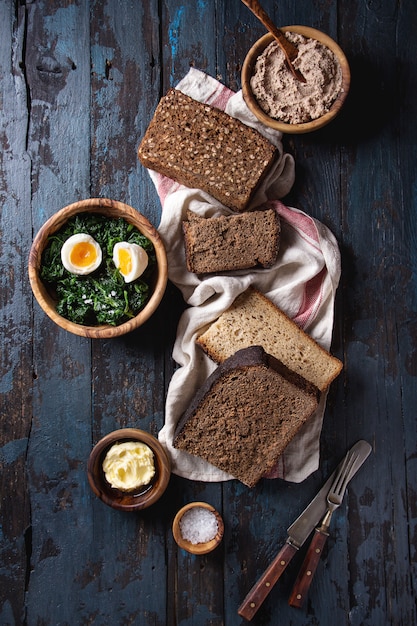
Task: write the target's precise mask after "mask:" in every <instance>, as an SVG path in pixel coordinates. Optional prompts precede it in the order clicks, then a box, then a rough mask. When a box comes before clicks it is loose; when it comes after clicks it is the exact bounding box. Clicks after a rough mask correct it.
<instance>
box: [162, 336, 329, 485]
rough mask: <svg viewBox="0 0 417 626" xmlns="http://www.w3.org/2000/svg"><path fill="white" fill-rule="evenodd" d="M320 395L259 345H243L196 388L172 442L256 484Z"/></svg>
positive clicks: (241, 478)
mask: <svg viewBox="0 0 417 626" xmlns="http://www.w3.org/2000/svg"><path fill="white" fill-rule="evenodd" d="M319 395H320V392H319V390H318V389H317V388H316V387H315V386H314V385H312V384H311V383H309V382H308V381H306V380H304V379H303V378H302V377H301V376H299V375H298V374H296V373H295V372H292V371H291V370H289V369H288V368H287V367H285V365H283V364H282V363H280V362H279V361H278V360H277V359H275V358H274V357H272V356H270V355H268V354H267V353H266V352H265V351H264V349H263V348H262V347H261V346H251V347H250V348H245V349H243V350H239V351H237V352H236V354H234V355H233V356H231V357H230V358H228V359H226V360H225V361H224V363H222V364H221V365H219V366H218V367H217V369H216V370H215V371H214V372H213V373H212V374H211V375H210V376H209V378H208V379H207V380H206V382H205V383H204V385H203V386H202V387H201V388H200V389H199V390H198V392H197V393H196V395H195V397H194V399H193V400H192V402H191V404H190V406H189V408H188V410H187V411H186V412H185V414H184V415H183V416H182V418H181V419H180V421H179V423H178V426H177V428H176V431H175V435H174V442H173V443H174V447H175V448H177V449H180V450H183V451H185V452H188V453H190V454H193V455H194V456H198V457H200V458H202V459H204V460H206V461H208V462H209V463H211V464H212V465H214V466H216V467H218V468H220V469H221V470H223V471H225V472H227V473H228V474H231V475H232V476H234V477H235V478H237V479H238V480H240V481H241V482H242V483H244V484H245V485H247V486H248V487H253V486H254V485H256V483H257V482H258V481H259V480H260V479H261V478H262V476H264V475H265V474H266V473H267V472H269V471H270V470H271V469H272V468H273V467H274V465H275V464H276V462H277V460H278V458H279V457H280V456H281V454H282V453H283V451H284V450H285V448H286V447H287V445H288V444H289V443H290V441H291V440H292V439H293V438H294V436H295V435H296V433H297V432H298V431H299V429H300V428H301V426H302V425H303V424H304V423H305V422H306V421H307V419H308V418H309V417H310V416H311V415H312V414H313V413H314V411H315V410H316V409H317V407H318V400H319Z"/></svg>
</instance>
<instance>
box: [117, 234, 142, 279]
mask: <svg viewBox="0 0 417 626" xmlns="http://www.w3.org/2000/svg"><path fill="white" fill-rule="evenodd" d="M113 263H114V264H115V266H116V267H117V269H118V270H119V272H120V273H121V275H122V276H123V278H124V279H125V282H126V283H131V282H132V281H133V280H136V279H137V278H139V276H141V275H142V274H143V272H144V271H145V270H146V268H147V266H148V255H147V254H146V251H145V250H144V249H143V248H142V247H141V246H139V245H138V244H137V243H127V242H126V241H121V242H119V243H116V244H115V246H114V248H113Z"/></svg>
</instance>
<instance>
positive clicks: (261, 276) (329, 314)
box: [149, 68, 340, 482]
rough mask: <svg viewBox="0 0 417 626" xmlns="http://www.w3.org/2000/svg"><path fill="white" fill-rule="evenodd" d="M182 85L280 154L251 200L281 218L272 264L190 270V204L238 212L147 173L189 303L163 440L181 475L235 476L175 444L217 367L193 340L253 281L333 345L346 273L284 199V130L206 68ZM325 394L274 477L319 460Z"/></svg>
mask: <svg viewBox="0 0 417 626" xmlns="http://www.w3.org/2000/svg"><path fill="white" fill-rule="evenodd" d="M177 88H178V89H180V90H181V91H183V92H184V93H186V94H187V95H189V96H191V97H193V98H194V99H195V100H199V101H201V102H206V103H209V104H211V105H213V106H216V107H218V108H221V109H224V110H225V111H226V112H227V113H228V114H230V115H233V116H234V117H237V118H239V119H240V120H241V121H242V122H244V123H245V124H248V125H250V126H252V127H254V128H256V129H257V130H259V132H261V133H262V134H263V135H265V136H267V137H268V138H269V140H270V141H271V142H272V143H274V145H276V146H277V148H278V153H279V158H278V159H277V162H276V164H275V166H274V167H273V169H272V170H271V171H270V172H269V175H268V177H267V178H266V179H265V180H264V181H263V184H262V186H261V187H260V189H259V190H257V193H256V195H255V197H254V199H253V202H252V203H251V207H256V206H260V205H265V203H267V204H268V205H269V206H272V207H274V208H275V209H276V210H277V211H278V213H279V215H280V218H281V228H282V232H281V244H280V251H279V255H278V260H277V262H276V263H275V265H274V266H273V267H271V268H269V269H254V270H250V271H243V270H240V271H236V272H228V273H222V274H217V275H207V276H204V277H200V276H197V275H195V274H192V273H190V272H188V271H187V269H186V265H185V251H184V243H183V235H182V226H181V222H182V220H183V219H184V218H185V215H186V211H187V209H191V210H192V211H194V212H195V213H197V214H198V215H201V216H205V217H209V216H214V215H220V214H223V215H228V214H231V213H232V211H231V210H230V209H228V208H226V207H224V206H223V205H222V204H220V203H219V202H217V201H216V200H215V199H214V198H213V197H212V196H210V195H208V194H207V193H205V192H203V191H201V190H199V189H189V188H186V187H184V186H181V185H179V184H177V183H175V182H174V181H172V180H170V179H168V178H166V177H163V176H161V175H159V174H157V173H156V172H153V171H149V173H150V176H151V178H152V180H153V182H154V184H155V186H156V189H157V192H158V195H159V197H160V200H161V203H162V208H163V210H162V217H161V222H160V225H159V227H158V231H159V233H160V235H161V237H162V239H163V241H164V243H165V246H166V250H167V255H168V275H169V279H170V280H171V281H172V282H173V283H174V284H175V285H176V286H177V287H178V288H179V289H180V290H181V292H182V295H183V297H184V299H185V301H186V302H187V303H188V304H189V305H190V306H189V308H188V309H187V310H186V311H185V312H184V313H183V315H182V316H181V319H180V321H179V324H178V329H177V337H176V341H175V344H174V349H173V358H174V360H175V361H176V362H177V363H178V365H179V367H178V369H177V370H176V371H175V372H174V375H173V377H172V379H171V382H170V384H169V388H168V393H167V398H166V409H165V424H164V426H163V428H162V430H161V431H160V432H159V435H158V437H159V440H160V442H161V443H162V444H163V445H164V446H165V448H166V449H167V450H168V452H169V454H170V456H171V459H172V470H173V472H174V473H175V474H177V475H180V476H183V477H185V478H188V479H190V480H201V481H207V482H216V481H224V480H229V479H231V478H232V477H231V476H230V475H229V474H226V473H225V472H223V471H221V470H219V469H217V468H215V467H213V466H212V465H210V464H209V463H207V462H206V461H203V460H202V459H199V458H197V457H195V456H192V455H190V454H187V453H186V452H182V451H180V450H176V449H175V448H174V447H173V446H172V441H173V436H174V431H175V426H176V424H177V422H178V420H179V418H180V416H181V415H182V414H183V412H184V411H185V409H186V408H187V406H188V405H189V403H190V401H191V399H192V397H193V395H194V394H195V392H196V391H197V389H198V387H199V386H200V385H201V384H202V383H203V382H204V380H205V379H206V378H207V377H208V376H209V374H210V373H211V372H212V371H213V370H214V369H215V368H216V364H215V363H213V362H212V361H211V359H209V357H207V356H206V355H205V354H203V352H202V351H201V349H200V348H198V346H196V344H195V339H196V337H197V336H198V335H199V334H201V332H203V330H205V329H206V328H207V327H208V325H209V324H210V323H211V322H212V321H214V320H215V319H216V318H217V317H218V316H219V315H220V314H221V313H222V312H223V311H225V310H226V309H227V308H228V307H229V306H230V305H231V303H232V302H233V300H234V299H235V298H236V297H237V296H238V295H239V294H240V293H242V292H243V291H244V290H245V289H247V288H248V287H249V285H253V286H254V287H256V288H258V289H259V290H260V291H262V292H263V293H264V294H265V295H266V296H267V297H269V298H270V299H271V300H272V301H273V302H275V303H276V304H277V305H278V306H279V307H280V308H281V309H282V310H283V311H285V312H286V313H287V314H288V315H289V316H290V317H292V318H293V319H294V320H295V321H296V323H297V324H299V326H301V327H302V328H303V329H304V330H306V331H307V332H308V333H309V334H310V335H311V336H312V337H313V338H314V339H315V340H316V341H317V342H318V343H319V344H321V345H322V346H323V347H324V348H326V349H329V347H330V343H331V337H332V329H333V310H334V297H335V292H336V289H337V286H338V283H339V278H340V255H339V249H338V245H337V242H336V239H335V238H334V236H333V234H332V233H331V232H330V231H329V229H328V228H327V227H326V226H324V225H323V224H321V223H320V222H318V221H317V220H315V219H313V218H311V217H309V216H308V215H306V214H305V213H303V212H302V211H300V210H298V209H295V208H289V207H286V206H285V205H284V204H282V203H281V202H280V201H279V198H282V197H284V196H285V195H286V194H287V193H288V192H289V191H290V189H291V187H292V184H293V182H294V160H293V158H292V157H291V156H290V155H289V154H286V153H284V152H283V148H282V142H281V139H282V135H281V133H279V132H277V131H273V130H271V129H269V128H266V127H264V126H263V125H262V124H261V123H260V122H258V121H257V120H256V118H255V117H254V116H253V115H252V113H251V112H250V111H249V109H248V108H247V107H246V104H245V102H244V100H243V97H242V93H241V92H238V93H236V94H235V93H234V92H232V91H230V90H229V89H227V88H226V87H225V86H224V85H222V84H221V83H220V82H219V81H217V80H215V79H214V78H212V77H210V76H208V75H207V74H205V73H204V72H201V71H199V70H196V69H194V68H192V69H190V71H189V72H188V74H187V75H186V76H185V77H184V78H183V80H181V81H180V83H179V84H178V85H177ZM325 403H326V397H325V395H324V396H323V397H322V400H321V403H320V406H319V409H318V410H317V411H316V413H315V415H314V416H313V417H312V418H310V419H309V421H308V422H307V423H306V424H305V425H304V426H303V428H302V429H301V430H300V431H299V433H298V434H297V436H296V437H295V438H294V439H293V441H292V442H291V443H290V445H289V446H288V447H287V448H286V450H285V452H284V454H283V455H282V456H281V457H280V459H279V461H278V463H277V465H276V467H275V468H274V470H273V472H271V473H270V474H269V475H268V477H269V478H277V477H279V478H282V479H284V480H287V481H291V482H301V481H302V480H304V479H305V478H306V477H307V476H309V475H310V474H311V473H312V472H313V471H315V470H316V469H317V467H318V465H319V439H320V432H321V427H322V420H323V414H324V409H325Z"/></svg>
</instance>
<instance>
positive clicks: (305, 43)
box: [251, 32, 342, 124]
mask: <svg viewBox="0 0 417 626" xmlns="http://www.w3.org/2000/svg"><path fill="white" fill-rule="evenodd" d="M285 36H286V37H287V39H288V40H289V41H291V42H292V43H294V44H295V45H296V46H297V48H298V51H299V52H298V56H297V58H296V59H295V61H294V67H295V68H297V69H299V70H300V72H301V73H302V75H303V76H304V78H305V79H306V82H305V83H302V82H300V81H299V80H297V79H296V78H294V76H293V75H292V74H291V72H290V71H289V69H288V67H287V66H286V64H285V57H284V53H283V52H282V50H281V49H280V47H279V45H278V43H277V42H276V41H273V42H272V43H270V44H269V46H268V47H267V48H266V49H265V50H264V52H263V53H262V54H261V55H260V56H259V57H258V59H257V60H256V64H255V68H254V73H253V76H252V78H251V88H252V91H253V94H254V96H255V97H256V99H257V101H258V104H259V106H260V107H261V108H262V109H263V110H264V111H265V113H267V114H268V115H269V116H270V117H273V118H274V119H277V120H280V121H282V122H286V123H289V124H302V123H306V122H310V121H312V120H315V119H317V118H319V117H321V116H322V115H324V114H325V113H327V112H328V111H329V109H330V107H331V105H332V104H333V102H334V101H335V99H336V98H337V96H338V94H339V92H340V91H341V88H342V70H341V68H340V65H339V63H338V61H337V59H336V56H335V55H334V53H333V52H332V50H330V49H329V48H328V47H327V46H325V45H324V44H322V43H321V42H319V41H317V40H316V39H311V38H308V37H304V36H303V35H300V34H298V33H292V32H287V33H285Z"/></svg>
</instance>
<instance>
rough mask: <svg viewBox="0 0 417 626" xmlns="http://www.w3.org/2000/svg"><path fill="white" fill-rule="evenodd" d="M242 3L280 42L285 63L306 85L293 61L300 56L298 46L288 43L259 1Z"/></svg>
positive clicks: (243, 0) (247, 0) (245, 0)
mask: <svg viewBox="0 0 417 626" xmlns="http://www.w3.org/2000/svg"><path fill="white" fill-rule="evenodd" d="M242 2H243V4H246V6H247V7H248V9H250V10H251V11H252V13H253V14H254V15H256V17H257V18H258V20H259V21H260V22H261V23H262V24H263V25H264V26H265V28H266V29H267V30H268V31H269V32H270V33H271V35H272V36H273V37H274V38H275V41H277V42H278V44H279V46H280V47H281V50H282V51H283V53H284V55H285V61H286V64H287V66H288V69H289V70H290V72H291V74H292V75H293V76H294V78H296V79H297V80H299V81H300V82H301V83H305V82H306V79H305V78H304V76H303V75H302V73H301V72H300V70H297V69H296V68H295V67H294V65H293V61H295V59H296V58H297V55H298V49H297V46H295V45H294V44H292V43H291V42H290V41H288V39H287V38H286V36H285V35H284V33H283V32H282V30H280V29H279V28H277V27H276V26H275V24H274V23H273V22H272V20H271V19H270V17H269V16H268V15H267V13H265V11H264V10H263V8H262V7H261V5H260V4H259V2H258V0H242Z"/></svg>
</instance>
